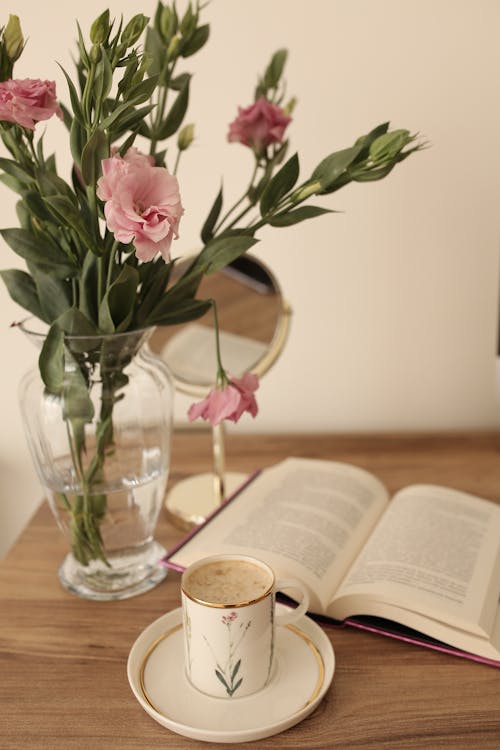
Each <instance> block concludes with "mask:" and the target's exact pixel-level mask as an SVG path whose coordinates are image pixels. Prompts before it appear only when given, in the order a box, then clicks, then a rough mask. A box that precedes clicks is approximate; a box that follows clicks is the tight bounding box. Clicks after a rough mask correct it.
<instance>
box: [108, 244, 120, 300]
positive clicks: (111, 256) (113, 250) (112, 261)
mask: <svg viewBox="0 0 500 750" xmlns="http://www.w3.org/2000/svg"><path fill="white" fill-rule="evenodd" d="M118 245H119V243H118V241H117V240H115V241H114V242H113V245H112V247H111V251H110V253H109V258H108V273H107V276H106V291H107V290H108V289H109V287H110V286H111V283H112V281H113V268H114V265H115V257H116V251H117V250H118Z"/></svg>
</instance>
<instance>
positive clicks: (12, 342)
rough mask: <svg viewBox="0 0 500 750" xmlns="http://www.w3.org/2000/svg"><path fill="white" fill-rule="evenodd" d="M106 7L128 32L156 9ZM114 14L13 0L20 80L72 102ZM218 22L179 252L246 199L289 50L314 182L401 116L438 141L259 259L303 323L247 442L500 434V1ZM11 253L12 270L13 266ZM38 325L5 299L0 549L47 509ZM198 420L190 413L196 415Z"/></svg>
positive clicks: (247, 14) (250, 9) (229, 13)
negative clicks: (67, 75) (31, 441)
mask: <svg viewBox="0 0 500 750" xmlns="http://www.w3.org/2000/svg"><path fill="white" fill-rule="evenodd" d="M107 5H108V6H109V7H110V9H111V12H112V13H113V14H115V15H119V14H120V13H121V12H123V14H124V16H125V17H126V18H127V17H128V16H130V15H132V14H133V13H135V12H138V11H143V12H146V13H147V12H151V13H152V12H153V11H154V7H155V6H154V3H153V2H152V3H151V7H150V8H148V4H146V5H144V4H139V3H137V2H135V1H134V0H121V1H115V0H113V1H112V2H108V3H107ZM178 5H179V7H182V2H178ZM103 8H104V5H101V4H100V3H98V2H97V0H87V2H86V3H75V2H66V3H57V13H47V5H46V4H44V3H39V2H35V1H34V0H17V1H15V0H13V2H12V3H11V4H10V6H9V9H8V10H9V11H10V12H15V13H18V14H19V15H20V16H21V18H22V22H23V26H24V29H25V33H26V35H27V36H29V43H28V47H27V49H26V52H25V54H24V56H23V59H22V61H21V62H20V64H19V66H18V69H17V76H18V77H44V78H55V79H56V81H57V82H58V90H59V93H60V95H61V97H62V98H66V92H65V89H64V85H63V82H62V75H61V73H60V71H59V69H58V68H57V66H56V64H55V62H54V61H55V60H58V61H60V62H62V63H63V64H65V65H68V66H70V65H71V63H70V57H69V50H70V49H71V48H72V47H73V40H74V38H75V27H74V18H75V16H78V18H79V20H80V22H81V25H82V27H83V28H87V27H88V26H89V23H90V21H91V20H92V19H93V18H94V17H95V16H96V15H97V14H98V13H99V12H100V11H101V10H102V9H103ZM7 12H8V11H5V13H7ZM205 15H206V18H207V19H208V20H209V21H211V22H212V24H213V27H212V39H211V42H210V43H209V45H208V47H207V48H206V49H205V50H204V51H203V52H201V53H200V54H199V56H198V57H197V58H194V59H191V60H190V61H189V69H190V70H192V71H194V72H195V73H196V77H195V79H194V82H193V88H192V104H191V109H190V117H189V119H190V120H194V121H195V122H196V125H197V134H198V137H197V142H196V144H195V146H194V147H193V149H192V151H191V152H189V153H188V155H187V156H186V158H185V161H184V165H183V168H182V169H181V173H180V180H181V189H182V195H183V202H184V205H185V207H186V215H185V219H184V226H183V228H182V236H181V239H180V240H179V242H178V245H177V247H178V249H179V252H185V251H186V250H190V249H192V248H194V247H196V244H197V232H198V229H199V226H200V224H201V221H202V219H203V218H204V216H205V214H206V211H207V209H208V207H209V205H210V204H211V202H212V200H213V197H214V195H215V191H216V190H217V189H218V186H219V182H220V179H221V176H222V175H224V176H225V178H224V179H225V186H226V191H227V192H228V193H229V192H230V191H231V190H232V189H233V190H234V191H236V190H238V188H240V187H242V186H243V180H244V177H245V176H246V175H247V174H248V173H249V169H250V160H249V156H248V154H247V153H246V152H245V150H244V149H243V148H242V147H239V146H237V145H234V144H232V145H229V144H227V143H226V142H225V135H226V130H227V124H228V122H229V121H230V120H231V119H232V118H233V116H234V114H235V111H236V106H237V105H238V104H240V105H246V104H248V103H250V100H251V96H252V93H253V87H254V83H255V77H256V74H257V73H258V72H260V71H262V69H263V67H264V65H265V64H266V63H267V61H268V58H269V56H270V54H271V53H272V52H273V51H274V50H275V49H276V48H278V47H281V46H286V47H288V48H289V49H290V52H291V57H290V61H289V65H288V75H287V79H288V91H289V93H290V94H296V95H297V97H298V106H297V109H296V112H295V119H294V122H293V124H292V126H291V128H290V136H291V138H292V143H293V146H294V147H295V148H296V149H298V150H299V152H300V155H301V163H302V167H303V172H304V175H306V174H307V172H308V170H311V169H312V168H313V167H314V166H315V164H316V163H317V162H318V161H319V160H320V159H321V158H322V157H323V156H324V155H326V154H327V153H329V152H331V151H333V150H336V149H338V148H342V147H344V146H347V145H350V144H351V143H352V142H353V141H354V139H355V138H356V137H357V136H358V135H360V134H362V133H364V132H366V131H367V130H369V129H370V128H371V127H373V126H374V125H376V124H378V123H380V122H383V121H385V120H387V119H389V120H391V122H392V124H393V126H394V127H407V128H409V129H410V130H412V131H419V132H420V133H421V134H422V135H423V136H425V137H426V138H427V139H428V140H429V141H430V142H431V144H432V146H431V148H429V149H428V150H426V151H424V152H422V153H420V154H417V155H416V156H415V157H413V158H411V159H409V160H408V161H407V162H405V164H403V165H402V166H401V167H400V168H398V169H397V170H396V171H395V172H394V173H393V174H392V175H391V176H390V177H389V178H388V179H387V180H385V181H383V182H380V183H374V184H371V185H354V186H352V187H351V186H350V187H348V188H347V189H345V190H344V191H342V192H340V193H337V194H336V195H334V196H330V197H327V198H326V199H325V200H324V201H322V203H323V205H326V206H328V207H330V208H334V209H336V210H338V211H340V212H341V213H338V214H336V215H333V216H327V217H325V218H320V219H317V220H315V221H314V222H310V223H307V224H302V225H300V226H298V227H295V228H291V229H288V230H272V231H266V232H263V234H262V242H261V243H260V245H259V246H258V250H257V253H258V254H260V255H261V257H262V258H263V259H265V260H266V262H267V263H268V264H270V266H271V267H272V268H273V269H274V271H275V273H276V274H277V276H278V278H279V279H280V280H281V282H282V285H283V289H284V291H285V294H286V296H287V298H288V299H289V301H290V303H291V305H292V307H293V309H294V319H293V328H292V332H291V337H290V341H289V343H288V346H287V348H286V351H285V353H284V354H283V356H282V358H281V360H280V361H279V363H278V364H277V365H276V366H275V368H274V369H273V370H272V371H271V372H270V373H269V374H268V375H267V376H266V377H265V379H264V380H263V383H262V388H261V393H260V407H261V413H260V415H259V417H258V419H257V420H256V421H255V423H252V422H251V420H250V419H248V420H243V421H242V422H241V423H240V425H239V426H238V428H237V429H241V430H264V431H271V430H277V431H289V430H306V431H312V430H324V431H326V430H334V431H358V430H398V429H399V430H428V429H431V430H434V429H441V428H446V429H455V428H457V429H458V428H482V427H489V428H491V427H497V426H498V424H499V419H500V408H499V405H498V401H497V393H496V391H495V382H494V368H495V346H496V327H497V290H498V281H499V269H498V247H499V224H500V220H499V208H500V149H499V148H498V142H499V137H500V46H499V45H498V29H499V28H500V3H498V2H497V1H496V0H477V1H476V2H471V1H470V0H420V1H419V2H418V3H413V2H408V1H407V0H406V1H405V0H378V2H371V0H308V2H298V1H296V0H213V1H212V2H211V3H210V4H209V5H208V7H207V9H206V11H205ZM6 20H7V19H6V17H5V18H4V19H0V23H2V22H4V21H6ZM61 136H63V131H62V129H61V130H58V129H57V124H56V123H53V122H52V121H51V122H50V123H49V124H48V125H47V141H48V142H51V143H52V144H53V145H54V146H55V147H56V148H57V154H58V160H59V162H60V165H61V167H62V168H63V169H64V168H67V166H68V164H69V160H68V157H67V155H66V151H65V148H66V144H65V143H64V141H63V140H62V139H61ZM1 196H2V198H1V200H0V226H2V227H6V226H12V225H14V223H15V216H14V198H13V195H12V194H10V193H9V192H8V191H7V190H6V189H1ZM2 249H3V252H2V261H1V267H2V268H6V267H11V266H13V265H14V264H15V261H14V259H13V257H12V253H11V252H10V251H9V250H8V248H7V247H6V246H3V248H2ZM22 316H23V313H22V311H20V310H19V309H18V308H16V306H15V305H14V304H13V303H11V302H10V300H9V298H8V296H7V293H6V291H5V290H4V289H0V346H1V349H0V351H1V352H2V357H3V387H2V389H1V392H0V400H1V415H2V427H3V429H2V430H1V431H0V499H1V504H0V554H1V553H2V551H3V550H5V549H6V548H7V546H8V545H9V544H10V542H11V541H12V540H13V538H14V537H15V535H16V534H17V533H18V531H19V529H20V528H21V526H22V525H23V524H24V523H25V521H26V518H27V517H28V516H29V514H30V513H31V512H32V509H33V507H34V505H35V504H36V502H37V500H38V498H39V496H40V491H39V488H38V484H37V480H36V477H35V475H34V472H33V470H32V467H31V463H30V458H29V455H28V453H27V450H26V447H25V443H24V437H23V434H22V429H21V424H20V418H19V414H18V409H17V404H16V389H17V383H18V381H19V379H20V377H21V375H22V373H23V372H24V371H25V370H26V369H27V368H28V367H29V366H30V365H31V364H32V363H33V364H34V363H35V352H34V351H33V350H32V348H31V345H30V344H29V343H28V342H26V341H23V340H22V339H21V335H20V334H19V333H18V332H16V331H15V330H11V329H9V324H10V322H11V321H12V320H16V319H19V318H20V317H22ZM185 406H186V402H185V401H183V400H181V399H180V400H179V404H178V418H179V419H182V418H183V415H184V411H185Z"/></svg>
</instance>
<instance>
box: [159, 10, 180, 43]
mask: <svg viewBox="0 0 500 750" xmlns="http://www.w3.org/2000/svg"><path fill="white" fill-rule="evenodd" d="M177 26H178V19H177V14H176V13H175V12H174V11H173V10H172V9H171V8H169V7H168V5H165V6H164V7H163V8H162V11H161V14H160V28H159V32H160V34H161V35H162V37H163V38H164V39H165V41H166V42H169V41H170V40H171V38H172V37H173V36H174V34H176V33H177Z"/></svg>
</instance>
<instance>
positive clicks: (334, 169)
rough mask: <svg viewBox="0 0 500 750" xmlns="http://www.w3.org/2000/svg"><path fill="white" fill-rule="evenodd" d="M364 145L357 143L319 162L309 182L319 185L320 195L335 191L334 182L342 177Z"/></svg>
mask: <svg viewBox="0 0 500 750" xmlns="http://www.w3.org/2000/svg"><path fill="white" fill-rule="evenodd" d="M363 147H364V144H363V143H358V144H357V145H355V146H350V148H345V149H343V150H342V151H336V152H335V153H333V154H330V155H329V156H327V157H326V158H325V159H323V161H321V162H320V163H319V164H318V166H317V167H316V169H315V170H314V171H313V173H312V175H311V181H315V180H317V181H319V182H320V183H321V191H318V192H321V193H331V192H333V191H334V190H335V187H336V186H335V182H336V180H337V179H338V178H339V177H341V176H342V174H343V173H344V172H345V171H346V169H347V168H348V167H349V166H350V165H351V164H352V163H353V161H354V160H355V159H356V157H357V156H358V154H359V153H360V152H361V151H362V150H363Z"/></svg>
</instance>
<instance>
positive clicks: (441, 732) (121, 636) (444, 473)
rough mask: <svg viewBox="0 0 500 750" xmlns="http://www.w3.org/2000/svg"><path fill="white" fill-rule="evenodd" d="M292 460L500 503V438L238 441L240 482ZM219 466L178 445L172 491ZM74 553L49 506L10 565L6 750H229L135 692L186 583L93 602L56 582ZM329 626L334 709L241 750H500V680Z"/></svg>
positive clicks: (1, 729)
mask: <svg viewBox="0 0 500 750" xmlns="http://www.w3.org/2000/svg"><path fill="white" fill-rule="evenodd" d="M289 455H296V456H306V457H311V458H312V457H318V458H329V459H334V460H340V461H349V462H352V463H354V464H357V465H359V466H362V467H364V468H366V469H368V470H370V471H373V472H375V473H376V474H377V475H378V476H379V478H380V479H381V480H382V481H383V482H384V483H385V484H386V485H387V487H388V488H389V489H390V490H391V492H394V491H395V490H397V489H399V488H400V487H402V486H404V485H406V484H410V483H414V482H436V483H442V484H447V485H449V486H453V487H456V488H458V489H462V490H465V491H468V492H472V493H474V494H478V495H482V496H485V497H489V498H491V499H494V500H496V501H498V502H500V435H496V434H488V435H484V434H480V435H462V434H454V435H419V436H412V435H381V436H380V435H379V436H376V435H364V436H349V437H341V436H329V435H297V436H288V437H285V436H273V435H264V436H244V435H241V434H236V435H231V437H230V438H229V439H228V441H227V464H228V469H230V470H239V471H246V472H250V471H252V470H253V469H255V468H256V467H258V466H265V465H268V464H271V463H274V462H276V461H278V460H280V459H282V458H285V457H287V456H289ZM209 462H210V440H209V437H208V435H206V434H205V433H202V432H194V433H191V432H190V433H182V434H178V435H176V436H175V439H174V444H173V456H172V472H171V482H172V483H173V482H175V481H177V480H179V479H180V478H182V477H184V476H189V475H191V474H193V473H197V472H201V471H206V470H208V469H209V468H210V463H209ZM2 500H3V502H22V498H15V499H13V498H2ZM179 535H180V532H179V531H178V530H176V529H175V528H174V527H173V526H172V525H171V524H170V523H168V522H167V520H166V517H165V515H164V514H162V518H161V520H160V523H159V526H158V533H157V538H158V539H159V541H160V542H162V543H163V544H165V545H166V546H167V547H168V546H170V545H172V543H173V542H174V541H175V540H176V539H177V538H178V537H179ZM65 552H66V544H65V540H64V538H63V537H62V535H61V533H60V532H59V531H58V530H57V528H56V526H55V522H54V521H53V519H52V516H51V515H50V512H49V510H48V508H47V505H46V503H42V504H41V506H40V508H39V510H38V511H37V513H36V514H35V516H34V518H33V519H32V521H31V522H30V524H29V525H28V526H27V528H26V530H25V531H24V533H23V534H22V535H21V537H20V538H19V540H18V541H17V543H16V544H15V545H14V547H13V548H12V549H11V551H10V552H9V554H8V555H7V557H6V558H5V559H4V560H3V561H2V562H1V564H0V663H1V667H0V706H1V710H0V750H21V749H24V748H26V749H27V750H29V749H31V748H37V749H38V748H43V749H44V750H94V748H96V749H97V748H99V749H103V750H112V749H113V748H120V750H154V749H155V748H162V749H164V748H179V749H181V748H200V749H201V748H210V747H222V745H217V744H212V743H204V742H197V741H194V740H191V739H186V738H184V737H181V736H178V735H176V734H174V733H172V732H170V731H169V730H167V729H164V728H163V727H161V726H160V725H159V724H157V723H156V722H155V721H153V720H152V719H151V718H150V717H149V716H148V715H147V714H146V713H145V712H144V711H143V709H142V708H141V706H140V705H139V703H137V701H136V700H135V698H134V697H133V695H132V692H131V690H130V687H129V685H128V682H127V675H126V662H127V657H128V653H129V651H130V648H131V646H132V644H133V642H134V641H135V639H136V638H137V636H138V635H139V634H140V633H141V631H142V630H143V629H144V628H145V627H146V626H147V625H148V624H149V623H150V622H152V621H153V620H155V619H156V618H157V617H159V616H160V615H162V614H164V613H165V612H167V611H169V610H171V609H174V608H176V607H178V606H179V604H180V594H179V575H178V574H176V573H172V572H171V573H169V575H168V577H167V579H166V580H165V581H164V582H163V583H162V584H160V585H159V586H158V587H157V588H156V589H154V590H153V591H151V592H148V593H147V594H144V595H142V596H139V597H136V598H134V599H128V600H125V601H122V602H111V603H101V602H89V601H86V600H83V599H79V598H77V597H75V596H72V595H70V594H68V593H66V592H65V591H64V590H63V589H62V588H61V586H60V584H59V582H58V579H57V567H58V564H59V563H60V561H61V560H62V558H63V556H64V554H65ZM322 627H324V629H325V631H326V632H327V634H328V636H329V637H330V638H331V641H332V643H333V646H334V649H335V654H336V660H337V668H336V672H335V676H334V681H333V684H332V686H331V688H330V690H329V691H328V693H327V695H326V697H325V699H324V700H323V702H322V703H321V704H320V706H319V707H318V709H317V710H316V711H315V712H314V713H313V714H312V715H311V716H309V717H308V718H307V719H306V720H304V721H303V722H302V723H300V724H299V725H297V726H295V727H293V728H291V729H289V730H287V731H286V732H283V733H281V734H278V735H276V736H274V737H272V738H269V739H264V740H261V741H259V742H254V743H243V744H240V747H248V748H257V747H263V748H271V749H274V748H275V749H276V750H278V748H282V749H283V750H284V749H285V748H286V749H288V750H292V748H293V749H295V750H298V749H299V748H301V749H302V748H315V749H317V750H325V749H328V748H339V749H341V750H344V749H345V748H357V749H359V748H365V749H366V750H371V749H372V748H373V749H378V748H386V749H387V750H416V749H417V748H422V749H423V748H425V750H439V748H447V749H448V750H462V749H463V750H465V749H466V748H467V750H476V749H481V750H483V749H491V750H493V749H495V750H498V748H499V747H500V670H497V669H494V668H492V667H488V666H483V665H480V664H475V663H472V662H469V661H467V660H464V659H460V658H457V657H453V656H448V655H444V654H440V653H436V652H433V651H429V650H427V649H423V648H419V647H417V646H413V645H410V644H405V643H402V642H398V641H394V640H391V639H388V638H384V637H381V636H377V635H371V634H369V633H362V632H357V631H353V630H350V629H348V628H346V629H339V628H334V627H332V626H330V625H326V624H322ZM167 668H168V667H167Z"/></svg>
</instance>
